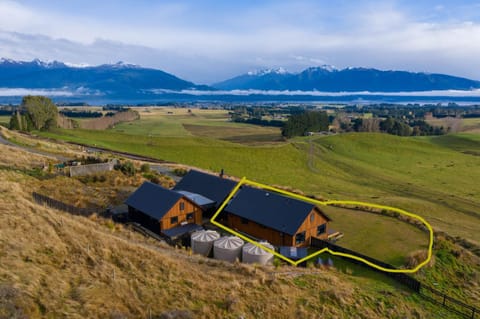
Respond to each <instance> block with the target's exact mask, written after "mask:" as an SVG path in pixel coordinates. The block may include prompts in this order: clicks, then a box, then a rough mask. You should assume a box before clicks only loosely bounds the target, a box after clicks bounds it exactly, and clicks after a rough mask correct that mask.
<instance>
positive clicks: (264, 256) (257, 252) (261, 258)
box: [242, 242, 275, 265]
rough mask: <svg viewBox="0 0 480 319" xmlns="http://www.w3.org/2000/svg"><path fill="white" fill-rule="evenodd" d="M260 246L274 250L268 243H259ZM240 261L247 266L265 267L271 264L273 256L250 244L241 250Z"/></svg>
mask: <svg viewBox="0 0 480 319" xmlns="http://www.w3.org/2000/svg"><path fill="white" fill-rule="evenodd" d="M259 244H261V245H262V246H265V247H266V248H269V249H271V250H275V248H274V247H273V246H272V245H270V244H269V243H268V242H259ZM242 261H243V262H244V263H248V264H260V265H267V264H271V263H272V262H273V254H272V253H270V252H268V251H266V250H265V249H263V248H260V247H258V246H256V245H254V244H252V243H247V244H245V246H243V248H242Z"/></svg>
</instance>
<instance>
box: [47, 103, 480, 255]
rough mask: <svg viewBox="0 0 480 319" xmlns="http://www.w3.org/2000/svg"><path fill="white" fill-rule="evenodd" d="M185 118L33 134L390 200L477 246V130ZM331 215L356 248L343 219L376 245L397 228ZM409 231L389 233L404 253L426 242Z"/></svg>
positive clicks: (322, 192) (152, 116)
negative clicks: (288, 126) (338, 130)
mask: <svg viewBox="0 0 480 319" xmlns="http://www.w3.org/2000/svg"><path fill="white" fill-rule="evenodd" d="M168 112H172V113H170V114H169V113H168ZM176 112H178V113H176ZM144 113H146V115H145V114H144ZM195 113H199V114H195ZM193 114H194V115H191V114H189V113H188V111H187V110H186V109H160V110H155V112H154V111H150V112H142V119H141V120H139V121H136V122H132V123H123V124H121V125H119V126H117V127H116V128H114V129H111V130H108V131H102V132H99V131H86V130H59V131H57V132H54V133H42V134H43V135H45V136H49V137H55V138H59V139H64V140H68V141H74V142H81V143H88V144H96V145H98V146H103V147H106V148H111V149H116V150H122V151H128V152H132V153H137V154H144V155H148V156H152V157H156V158H160V159H164V160H169V161H175V162H179V163H184V164H188V165H192V166H197V167H201V168H205V169H209V170H212V171H217V172H218V171H220V169H222V168H223V169H225V171H226V172H227V174H230V175H233V176H237V177H242V176H246V177H248V178H249V179H251V180H255V181H258V182H260V183H266V184H271V185H283V186H289V187H291V188H294V189H299V190H301V191H303V192H305V193H307V194H313V195H317V196H320V197H323V198H325V199H339V200H342V199H343V200H361V201H365V202H372V203H378V204H385V205H389V206H395V207H399V208H403V209H405V210H408V211H411V212H413V213H416V214H419V215H421V216H423V217H425V218H426V219H427V221H428V222H430V223H431V224H432V226H433V227H434V228H435V229H436V230H442V231H446V232H447V233H448V234H450V235H452V236H460V237H462V238H465V239H468V240H471V241H474V242H476V243H480V194H479V192H478V185H477V184H478V182H477V181H478V180H480V170H479V169H478V167H480V157H479V156H475V155H473V154H476V153H477V152H480V139H479V136H478V135H473V134H465V133H462V134H457V135H446V136H438V137H418V138H414V137H412V138H402V137H397V136H391V135H386V134H367V133H359V134H343V135H336V136H328V137H314V138H312V137H308V138H307V137H304V138H303V137H302V138H296V139H293V140H291V141H289V142H277V143H274V144H272V143H270V142H269V143H266V144H258V140H260V139H261V138H260V136H264V134H265V131H264V129H265V128H262V127H255V126H251V125H244V124H236V123H229V122H227V121H226V113H225V111H210V110H209V111H203V110H202V111H200V110H194V111H193ZM192 118H195V119H192ZM192 123H195V124H192ZM256 129H257V131H256ZM240 131H241V132H240ZM146 132H151V135H150V136H148V133H146ZM244 132H248V134H247V133H245V135H244V136H248V137H249V139H250V141H252V140H255V138H254V137H253V136H255V135H254V133H255V132H256V133H258V137H257V143H256V144H257V145H256V146H251V145H244V144H242V143H232V142H229V141H225V140H222V138H225V137H230V138H231V136H241V135H242V133H244ZM252 133H253V134H252ZM167 136H168V138H166V137H167ZM335 215H336V216H335V218H334V220H335V223H336V225H339V226H334V227H336V228H341V229H338V230H340V231H342V232H344V233H345V234H346V236H345V239H344V242H345V243H348V245H353V246H351V247H350V248H358V249H359V250H361V251H362V250H364V249H365V247H367V244H365V243H362V241H360V240H359V239H361V237H362V236H363V237H365V236H366V235H365V233H364V234H356V233H355V227H352V226H351V225H355V226H356V225H358V224H359V223H362V221H366V220H369V222H368V223H362V225H366V226H364V227H365V229H366V231H367V233H368V236H367V237H368V240H371V241H370V242H371V243H383V242H384V239H385V236H386V235H388V232H384V231H383V230H382V228H383V229H394V228H395V227H397V226H395V225H393V224H388V223H386V224H383V225H382V223H383V222H380V223H381V224H380V228H379V229H378V231H375V230H376V229H377V228H376V227H377V226H376V225H375V220H376V221H379V220H383V219H382V218H383V217H379V216H377V215H373V217H372V218H373V219H371V220H370V219H369V217H366V218H365V219H363V218H362V217H359V215H355V214H353V215H352V213H351V212H350V213H348V212H346V213H345V214H341V213H336V214H335ZM352 220H356V223H351V221H352ZM408 227H410V226H408ZM344 229H348V231H343V230H344ZM412 231H413V233H412V234H411V236H405V235H403V236H402V233H401V232H398V233H395V232H393V233H391V235H396V236H397V237H398V238H402V239H404V242H403V243H404V246H405V247H408V248H406V249H407V250H408V251H410V252H411V251H413V250H417V249H418V248H419V247H424V246H425V245H426V244H427V241H424V240H423V239H424V238H426V237H425V236H424V234H418V232H416V229H414V230H412ZM358 236H359V237H358ZM393 242H394V241H390V243H393ZM400 246H401V245H397V248H398V247H400ZM384 252H385V253H389V254H388V255H386V256H385V259H386V261H387V260H388V261H390V262H392V263H396V264H398V263H400V262H401V259H402V258H403V257H404V255H405V254H406V253H407V252H406V251H402V250H397V251H396V250H390V251H389V250H388V249H386V248H385V247H381V248H379V249H378V251H377V252H376V253H375V254H377V253H378V257H380V255H382V254H383V253H384ZM402 256H403V257H402Z"/></svg>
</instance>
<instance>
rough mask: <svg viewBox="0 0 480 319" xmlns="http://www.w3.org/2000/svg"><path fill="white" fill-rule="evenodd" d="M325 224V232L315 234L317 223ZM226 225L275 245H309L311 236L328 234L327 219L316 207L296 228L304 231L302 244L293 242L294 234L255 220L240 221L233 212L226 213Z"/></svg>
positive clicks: (323, 237)
mask: <svg viewBox="0 0 480 319" xmlns="http://www.w3.org/2000/svg"><path fill="white" fill-rule="evenodd" d="M312 214H313V216H314V217H313V220H312V221H311V220H310V218H311V217H310V216H311V215H312ZM322 224H326V228H325V233H323V234H322V235H320V236H317V227H318V226H319V225H322ZM227 225H228V227H230V228H232V229H235V230H239V231H241V232H244V233H247V234H249V235H250V236H252V237H256V238H258V239H263V240H267V241H268V242H269V243H271V244H273V245H275V246H297V247H305V246H310V239H311V238H312V237H316V238H320V239H327V236H328V235H327V234H328V223H327V219H326V218H325V217H324V216H323V215H322V214H321V213H320V211H319V210H318V208H314V209H313V210H312V211H311V212H310V214H309V215H308V216H307V218H306V219H305V221H304V222H303V224H302V225H301V226H300V227H299V228H298V230H297V234H298V233H301V232H303V231H305V242H304V243H302V244H298V245H297V244H296V243H295V236H290V235H287V234H284V233H282V232H279V231H277V230H274V229H271V228H268V227H264V226H262V225H259V224H257V223H255V222H252V221H248V224H244V223H242V218H241V217H238V216H236V215H233V214H228V216H227Z"/></svg>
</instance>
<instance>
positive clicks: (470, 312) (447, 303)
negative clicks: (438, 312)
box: [311, 238, 480, 319]
mask: <svg viewBox="0 0 480 319" xmlns="http://www.w3.org/2000/svg"><path fill="white" fill-rule="evenodd" d="M311 246H312V247H315V248H318V249H323V248H328V249H331V250H333V251H335V252H339V253H345V254H350V255H354V256H357V257H360V258H363V259H365V260H367V261H370V262H372V263H374V264H376V265H378V266H382V267H383V268H387V269H397V268H396V267H395V266H392V265H390V264H387V263H385V262H383V261H380V260H377V259H375V258H372V257H370V256H365V255H363V254H360V253H358V252H356V251H353V250H350V249H348V248H345V247H341V246H338V245H335V244H333V243H331V242H328V241H324V240H321V239H317V238H312V241H311ZM349 261H351V262H353V263H358V264H362V265H364V266H367V267H369V268H371V269H373V270H375V271H378V272H381V273H383V274H385V275H386V276H388V277H391V278H393V279H394V280H395V281H397V282H399V283H401V284H403V285H405V286H407V287H409V288H410V289H412V290H413V291H415V292H416V293H418V294H420V295H421V296H422V297H424V298H425V299H427V300H429V301H431V302H433V303H436V304H438V305H441V306H442V307H444V308H446V309H448V310H450V311H452V312H455V313H456V314H458V315H461V316H464V317H466V318H471V319H475V318H480V310H479V309H477V308H475V307H473V306H471V305H468V304H466V303H464V302H462V301H460V300H457V299H455V298H453V297H450V296H448V295H446V294H445V293H443V292H441V291H439V290H437V289H434V288H432V287H429V286H426V285H424V284H422V283H421V282H420V281H418V280H417V279H415V278H413V277H412V276H409V275H407V274H404V273H391V272H384V271H381V270H379V269H377V268H374V267H370V266H368V265H367V264H365V263H362V262H360V261H357V260H354V259H349Z"/></svg>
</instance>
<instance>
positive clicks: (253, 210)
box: [225, 186, 315, 235]
mask: <svg viewBox="0 0 480 319" xmlns="http://www.w3.org/2000/svg"><path fill="white" fill-rule="evenodd" d="M314 207H315V205H313V204H310V203H307V202H304V201H300V200H298V199H294V198H291V197H286V196H283V195H280V194H277V193H272V192H269V191H265V190H262V189H257V188H252V187H248V186H242V187H241V188H240V190H239V191H238V193H237V194H235V196H234V197H233V198H232V200H231V201H230V203H229V204H228V205H227V206H226V207H225V211H226V212H229V213H232V214H234V215H237V216H239V217H242V218H245V219H248V220H251V221H253V222H256V223H257V224H260V225H263V226H266V227H269V228H272V229H275V230H277V231H280V232H283V233H286V234H289V235H294V234H295V233H296V232H297V230H298V228H299V227H300V226H301V225H302V223H303V222H304V221H305V218H307V216H308V215H309V213H310V212H311V211H312V209H313V208H314Z"/></svg>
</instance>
